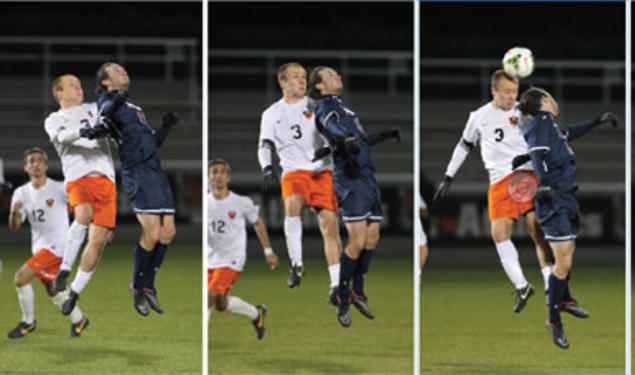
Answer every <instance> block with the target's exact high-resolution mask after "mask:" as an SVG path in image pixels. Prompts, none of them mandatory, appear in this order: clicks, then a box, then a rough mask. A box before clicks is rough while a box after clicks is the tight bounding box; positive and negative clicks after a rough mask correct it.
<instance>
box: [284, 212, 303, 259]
mask: <svg viewBox="0 0 635 375" xmlns="http://www.w3.org/2000/svg"><path fill="white" fill-rule="evenodd" d="M284 236H285V238H286V240H287V251H288V252H289V259H290V260H291V265H292V266H301V265H302V219H301V218H300V216H292V217H288V216H285V218H284Z"/></svg>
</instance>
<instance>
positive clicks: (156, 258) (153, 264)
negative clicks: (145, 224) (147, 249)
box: [143, 242, 168, 314]
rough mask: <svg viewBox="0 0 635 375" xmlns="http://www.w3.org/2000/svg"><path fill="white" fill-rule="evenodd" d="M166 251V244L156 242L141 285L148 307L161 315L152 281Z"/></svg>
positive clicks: (161, 310)
mask: <svg viewBox="0 0 635 375" xmlns="http://www.w3.org/2000/svg"><path fill="white" fill-rule="evenodd" d="M167 251H168V245H167V244H164V243H161V242H157V244H156V246H155V247H154V250H152V258H151V259H150V265H149V268H148V269H147V270H146V277H145V280H144V285H143V295H144V297H145V299H146V301H148V305H149V306H150V308H151V309H152V310H154V311H156V312H157V313H159V314H163V307H161V304H160V303H159V298H158V296H157V290H156V288H155V286H154V280H155V277H156V274H157V272H158V271H159V268H161V265H162V264H163V259H165V254H166V253H167Z"/></svg>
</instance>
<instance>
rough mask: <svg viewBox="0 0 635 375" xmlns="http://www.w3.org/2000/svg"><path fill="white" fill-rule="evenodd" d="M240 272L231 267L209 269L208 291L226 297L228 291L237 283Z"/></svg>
mask: <svg viewBox="0 0 635 375" xmlns="http://www.w3.org/2000/svg"><path fill="white" fill-rule="evenodd" d="M238 275H240V272H238V271H236V270H233V269H231V268H229V267H219V268H209V269H208V270H207V289H209V290H210V292H214V293H216V294H219V295H221V296H226V295H227V291H229V289H230V288H231V287H232V285H234V284H235V283H236V279H238Z"/></svg>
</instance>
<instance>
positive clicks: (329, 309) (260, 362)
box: [209, 253, 413, 374]
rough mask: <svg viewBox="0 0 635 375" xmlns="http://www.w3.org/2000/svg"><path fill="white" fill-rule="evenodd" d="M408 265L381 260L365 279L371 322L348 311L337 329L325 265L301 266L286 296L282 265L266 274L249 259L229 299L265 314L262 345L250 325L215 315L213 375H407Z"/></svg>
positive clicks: (409, 350) (398, 259)
mask: <svg viewBox="0 0 635 375" xmlns="http://www.w3.org/2000/svg"><path fill="white" fill-rule="evenodd" d="M411 265H412V260H411V259H410V258H408V257H390V256H387V255H385V254H382V253H378V254H376V255H375V256H374V258H373V263H372V264H371V266H370V271H369V273H368V276H367V278H366V292H367V294H368V297H369V303H370V306H371V308H372V310H373V311H374V313H375V315H376V319H375V320H372V321H371V320H368V319H366V318H365V317H363V316H362V315H361V314H359V312H358V311H357V310H355V308H354V307H351V309H352V314H353V323H352V325H351V327H350V328H348V329H346V328H342V327H341V326H340V325H339V324H338V322H337V319H336V316H335V308H334V307H333V306H331V305H329V304H327V303H326V295H327V293H328V284H329V282H328V272H327V270H326V262H325V260H324V259H323V258H314V259H308V260H307V261H306V267H307V274H306V276H305V278H304V279H303V280H302V285H301V286H300V287H299V288H297V289H296V288H294V289H289V288H288V287H287V286H286V284H285V282H286V278H287V276H288V271H289V270H288V266H287V262H286V259H283V260H282V265H281V266H280V267H279V268H278V269H277V270H275V271H270V270H269V269H268V267H267V266H266V264H265V262H264V260H263V259H262V258H260V257H255V256H254V257H251V259H250V261H249V262H248V264H247V269H246V270H245V272H244V273H243V274H242V275H241V276H240V277H239V278H238V281H237V283H236V286H235V287H234V288H232V290H231V291H230V294H233V295H236V296H239V297H241V298H243V299H245V300H246V301H248V302H251V303H253V304H265V305H266V306H267V308H268V310H269V311H268V314H267V320H266V328H267V331H266V334H265V337H264V338H263V339H262V340H261V341H258V340H257V339H256V336H255V332H254V328H253V326H252V325H251V322H250V320H249V318H246V317H243V316H237V315H230V314H227V313H217V312H215V313H214V315H213V316H212V319H211V323H210V327H209V329H210V333H209V373H210V374H412V337H413V331H412V271H411V269H412V266H411Z"/></svg>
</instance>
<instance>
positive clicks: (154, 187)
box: [121, 162, 175, 215]
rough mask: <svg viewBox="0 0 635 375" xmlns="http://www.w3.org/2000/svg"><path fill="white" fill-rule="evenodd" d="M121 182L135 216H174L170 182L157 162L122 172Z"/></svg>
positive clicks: (136, 166)
mask: <svg viewBox="0 0 635 375" xmlns="http://www.w3.org/2000/svg"><path fill="white" fill-rule="evenodd" d="M121 182H122V184H123V189H124V191H125V192H126V195H128V198H129V199H130V203H131V204H132V208H133V210H134V212H135V213H136V214H150V215H174V212H175V210H174V198H173V197H172V188H171V187H170V181H169V180H168V176H166V174H165V172H163V170H162V169H161V167H160V166H159V164H158V162H156V163H146V164H139V165H135V166H134V167H130V168H126V169H124V170H122V171H121Z"/></svg>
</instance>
